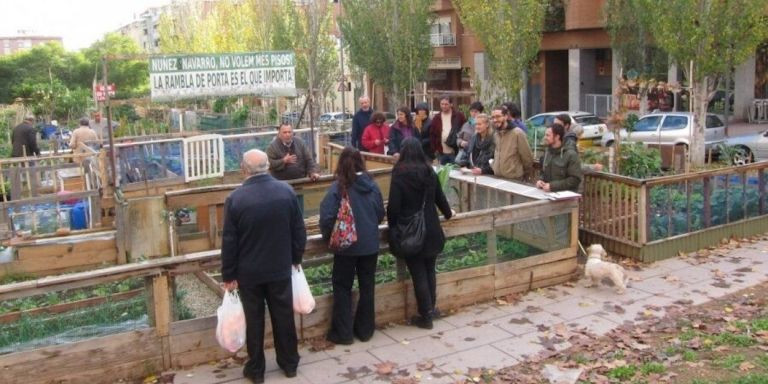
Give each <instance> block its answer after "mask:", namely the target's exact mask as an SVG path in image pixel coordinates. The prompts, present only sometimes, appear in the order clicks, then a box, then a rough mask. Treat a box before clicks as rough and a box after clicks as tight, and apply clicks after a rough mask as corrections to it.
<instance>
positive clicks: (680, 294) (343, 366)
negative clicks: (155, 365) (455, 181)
mask: <svg viewBox="0 0 768 384" xmlns="http://www.w3.org/2000/svg"><path fill="white" fill-rule="evenodd" d="M731 247H732V248H733V249H717V250H712V251H703V252H701V253H699V254H698V255H697V254H696V253H693V254H691V255H689V256H688V257H686V258H680V257H678V258H673V259H669V260H665V261H662V262H659V263H655V264H652V265H650V266H647V267H646V268H644V269H642V270H640V271H630V272H629V275H630V276H631V278H632V282H631V283H630V285H631V287H630V288H628V289H627V292H626V293H625V294H624V295H617V294H615V293H614V291H613V289H612V288H610V287H607V286H601V287H598V288H584V287H583V286H582V285H583V283H584V281H583V280H580V281H579V282H578V283H575V284H564V285H559V286H556V287H552V288H548V289H542V290H538V291H534V292H531V293H528V294H527V295H525V296H523V297H522V299H521V300H520V301H519V302H517V303H515V304H507V303H505V302H503V301H496V302H490V303H484V304H479V305H475V306H472V307H468V308H466V309H464V310H463V311H460V312H458V313H455V314H451V315H450V316H446V317H444V318H442V319H440V320H437V321H436V322H435V328H434V329H433V330H431V331H427V330H423V329H418V328H416V327H412V326H407V325H393V326H391V327H387V328H386V329H383V330H379V331H377V332H376V333H375V336H374V337H373V339H371V340H370V341H369V342H366V343H361V342H358V341H356V342H355V344H353V345H351V346H336V347H335V348H334V349H331V350H326V351H320V352H310V351H309V346H307V345H303V346H302V348H301V350H300V353H301V356H302V360H301V364H300V365H299V370H298V372H299V374H298V377H296V378H293V379H287V378H285V377H284V376H283V372H282V371H281V370H279V369H278V368H277V366H276V364H275V361H274V350H271V349H270V350H268V351H267V370H268V372H267V374H266V382H267V383H295V384H300V383H301V384H332V383H350V384H357V383H389V382H392V381H393V380H395V379H396V378H402V379H404V378H407V377H411V378H415V380H413V381H404V380H403V381H401V382H420V383H455V382H456V381H457V380H460V379H465V378H467V377H466V376H465V374H466V373H467V372H468V370H469V369H471V368H481V367H482V368H485V369H495V370H498V369H500V368H503V367H507V366H511V365H515V364H517V363H520V362H523V361H525V359H526V357H529V356H532V355H535V354H537V353H538V352H540V351H542V350H543V349H544V348H545V347H544V345H542V342H545V341H546V340H551V339H550V337H551V335H552V334H553V332H555V330H556V329H557V330H562V329H564V327H566V328H568V329H583V328H586V329H588V330H590V331H591V332H592V333H594V334H596V335H603V334H605V333H606V332H608V331H610V330H611V329H613V328H615V327H617V326H618V325H620V324H622V323H624V322H637V321H643V320H644V319H647V318H650V317H654V316H656V317H660V316H664V314H665V307H666V306H671V305H680V306H685V305H697V304H702V303H705V302H707V301H710V300H711V299H714V298H718V297H721V296H723V295H726V294H729V293H733V292H736V291H739V290H741V289H744V288H748V287H750V286H753V285H756V284H758V283H760V282H762V281H764V280H767V278H766V276H768V263H767V262H765V260H766V256H767V255H768V237H763V239H762V240H759V241H756V242H744V243H742V244H741V245H740V246H738V247H737V246H736V245H735V244H732V245H731ZM702 256H703V257H702ZM439 303H440V299H439V298H438V305H439ZM568 347H569V343H568V342H562V343H560V344H555V348H556V349H558V350H560V349H565V348H568ZM386 362H392V363H395V364H396V368H395V369H394V374H392V375H389V376H380V375H378V374H377V373H376V371H377V364H382V363H386ZM227 365H229V366H227ZM432 365H433V366H432ZM420 369H421V370H420ZM241 372H242V367H241V366H240V365H239V364H235V363H232V362H231V360H230V362H229V364H227V362H221V363H219V364H211V365H204V366H199V367H196V368H194V369H190V370H186V371H179V372H177V373H176V377H175V381H174V383H176V384H211V383H249V382H250V381H248V380H245V379H243V378H242V374H241Z"/></svg>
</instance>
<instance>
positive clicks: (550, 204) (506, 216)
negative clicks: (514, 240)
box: [449, 200, 579, 232]
mask: <svg viewBox="0 0 768 384" xmlns="http://www.w3.org/2000/svg"><path fill="white" fill-rule="evenodd" d="M578 207H579V202H578V200H560V201H550V200H539V201H532V202H529V203H522V204H515V205H511V206H504V207H501V208H493V209H491V210H490V211H492V212H493V218H494V227H495V228H498V227H503V226H507V225H510V224H518V223H522V222H525V221H530V220H536V219H541V218H545V217H552V216H557V215H561V214H564V213H571V212H572V209H573V208H577V209H578ZM487 211H489V210H483V211H475V212H477V213H486V212H487ZM475 212H473V213H475ZM452 220H453V219H451V220H449V221H452ZM472 232H481V231H479V230H477V231H472Z"/></svg>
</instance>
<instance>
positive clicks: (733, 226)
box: [579, 162, 768, 261]
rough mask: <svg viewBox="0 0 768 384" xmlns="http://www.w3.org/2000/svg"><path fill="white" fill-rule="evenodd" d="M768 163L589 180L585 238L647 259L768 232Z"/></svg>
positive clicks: (602, 176)
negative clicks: (634, 177) (725, 239)
mask: <svg viewBox="0 0 768 384" xmlns="http://www.w3.org/2000/svg"><path fill="white" fill-rule="evenodd" d="M766 168H768V162H758V163H753V164H748V165H742V166H736V167H727V168H720V169H716V170H710V171H702V172H694V173H687V174H680V175H672V176H663V177H656V178H651V179H644V180H638V179H632V178H629V177H624V176H617V175H611V174H605V173H589V174H586V175H585V176H584V194H583V195H584V200H583V202H582V207H581V217H580V221H579V224H580V227H581V239H582V241H583V242H584V243H585V244H588V243H595V242H599V243H602V244H603V246H605V247H606V249H607V250H609V251H612V252H615V253H618V254H620V255H622V256H627V257H633V258H637V259H639V260H643V261H656V260H661V259H665V258H669V257H672V256H674V255H676V254H677V253H678V252H679V251H685V252H689V251H694V250H697V249H701V248H705V247H707V246H711V245H716V244H717V243H718V242H719V241H720V240H721V239H723V238H729V237H731V236H735V237H744V236H749V235H752V234H757V233H763V232H765V231H766V230H768V216H767V215H766V214H768V207H766V195H768V190H766Z"/></svg>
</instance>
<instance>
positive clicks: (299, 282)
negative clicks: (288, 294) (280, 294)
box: [291, 267, 315, 315]
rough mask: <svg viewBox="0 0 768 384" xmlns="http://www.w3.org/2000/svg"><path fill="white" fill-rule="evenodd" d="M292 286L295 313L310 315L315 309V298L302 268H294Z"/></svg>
mask: <svg viewBox="0 0 768 384" xmlns="http://www.w3.org/2000/svg"><path fill="white" fill-rule="evenodd" d="M291 285H292V286H293V311H294V312H296V313H300V314H302V315H308V314H310V313H311V312H312V310H313V309H315V298H314V297H312V291H310V290H309V284H308V283H307V277H306V276H304V270H302V269H301V267H299V268H296V267H294V268H293V272H292V273H291Z"/></svg>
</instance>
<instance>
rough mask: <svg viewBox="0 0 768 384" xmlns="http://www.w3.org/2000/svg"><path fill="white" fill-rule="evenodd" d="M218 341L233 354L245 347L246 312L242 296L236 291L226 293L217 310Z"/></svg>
mask: <svg viewBox="0 0 768 384" xmlns="http://www.w3.org/2000/svg"><path fill="white" fill-rule="evenodd" d="M216 315H217V318H218V323H217V324H216V340H218V342H219V345H221V347H222V348H224V349H226V350H227V351H230V352H232V353H235V352H237V350H239V349H240V348H242V347H243V345H245V312H243V303H241V302H240V296H239V295H238V294H237V293H236V292H235V291H226V292H224V300H223V301H222V302H221V306H220V307H219V309H217V310H216Z"/></svg>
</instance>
